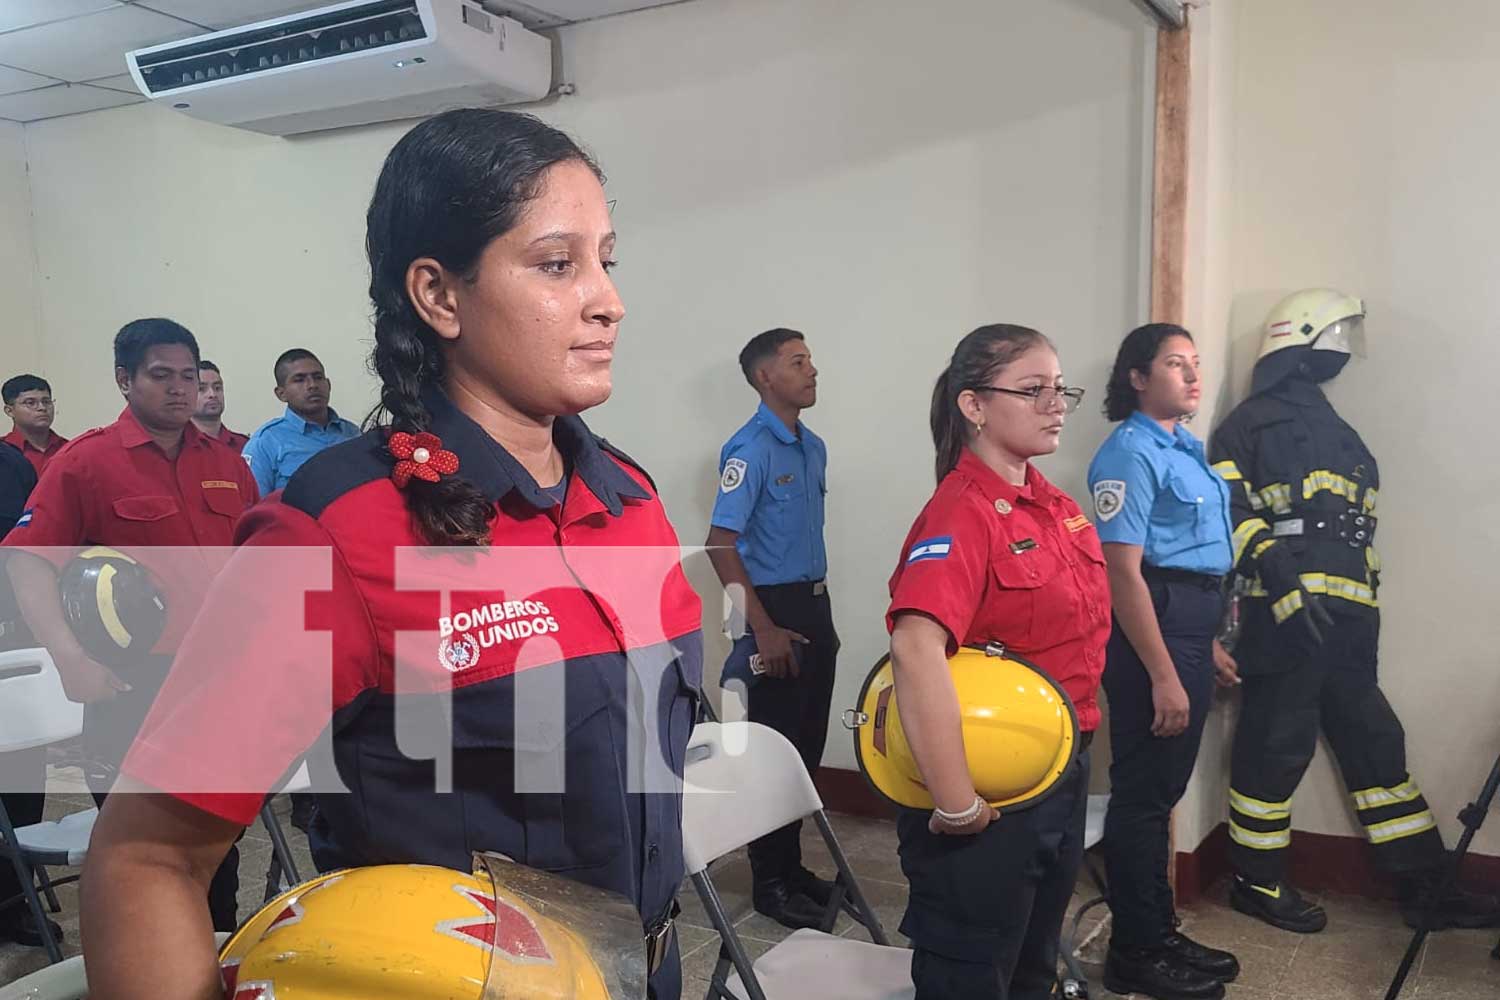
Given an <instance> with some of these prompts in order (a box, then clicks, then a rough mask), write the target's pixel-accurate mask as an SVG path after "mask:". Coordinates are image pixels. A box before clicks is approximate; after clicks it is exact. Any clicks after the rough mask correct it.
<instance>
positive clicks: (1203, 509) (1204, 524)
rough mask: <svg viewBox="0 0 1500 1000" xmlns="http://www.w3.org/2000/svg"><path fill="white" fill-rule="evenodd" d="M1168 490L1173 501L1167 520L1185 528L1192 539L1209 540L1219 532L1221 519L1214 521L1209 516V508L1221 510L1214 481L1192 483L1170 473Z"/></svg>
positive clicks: (1177, 527) (1221, 523)
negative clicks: (1198, 483)
mask: <svg viewBox="0 0 1500 1000" xmlns="http://www.w3.org/2000/svg"><path fill="white" fill-rule="evenodd" d="M1167 494H1168V497H1169V502H1170V503H1171V505H1172V509H1171V510H1170V511H1169V512H1168V517H1169V518H1170V520H1169V522H1168V523H1169V524H1171V525H1172V526H1173V527H1174V528H1176V529H1178V530H1181V529H1182V528H1184V527H1185V528H1187V537H1189V538H1191V540H1192V541H1193V542H1194V543H1196V544H1199V545H1202V544H1205V543H1207V542H1212V541H1214V540H1215V539H1216V537H1218V536H1219V535H1220V534H1222V532H1223V521H1222V520H1221V521H1218V522H1217V523H1216V522H1215V520H1214V518H1213V517H1212V516H1211V512H1215V511H1219V510H1220V499H1219V490H1218V487H1217V486H1216V485H1215V484H1213V483H1208V482H1205V483H1203V484H1201V485H1200V486H1193V485H1192V484H1190V483H1187V482H1184V481H1183V480H1182V479H1181V478H1180V477H1178V476H1173V477H1172V478H1171V479H1169V480H1168V481H1167ZM1221 516H1222V514H1221Z"/></svg>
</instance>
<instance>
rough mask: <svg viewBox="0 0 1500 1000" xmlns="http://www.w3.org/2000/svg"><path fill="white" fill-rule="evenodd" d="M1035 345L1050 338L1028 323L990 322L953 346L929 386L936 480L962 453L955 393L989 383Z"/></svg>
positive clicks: (963, 436)
mask: <svg viewBox="0 0 1500 1000" xmlns="http://www.w3.org/2000/svg"><path fill="white" fill-rule="evenodd" d="M1038 344H1045V345H1047V346H1048V347H1051V346H1052V341H1050V340H1048V339H1047V337H1046V336H1045V335H1044V334H1042V333H1040V332H1039V331H1037V330H1033V329H1032V328H1031V327H1029V326H1016V325H1014V324H1012V323H991V324H990V325H989V326H981V327H980V328H979V329H977V330H975V331H973V332H972V333H970V334H969V335H968V336H966V337H964V339H963V340H960V341H959V342H958V346H957V347H955V348H954V349H953V358H952V360H950V361H949V362H948V367H947V368H944V369H943V374H941V375H939V376H938V380H937V385H935V386H933V389H932V412H931V416H930V422H931V425H932V444H933V447H935V448H936V449H937V478H938V482H942V481H943V477H944V476H946V475H947V474H948V473H950V472H952V471H953V469H954V467H955V466H957V465H958V460H959V457H960V456H961V455H963V450H964V443H965V442H966V441H967V440H968V433H969V422H968V421H967V420H965V419H964V415H963V414H962V413H961V412H959V409H958V394H959V393H961V392H963V391H964V390H965V389H973V388H975V387H977V386H982V385H989V383H990V380H991V379H993V378H994V377H995V376H996V375H998V374H999V373H1000V370H1001V369H1002V368H1004V367H1005V366H1006V365H1008V364H1010V363H1011V362H1012V361H1014V360H1016V359H1017V358H1019V357H1020V356H1021V355H1023V354H1025V353H1026V352H1027V351H1029V350H1031V349H1032V348H1033V347H1035V346H1037V345H1038Z"/></svg>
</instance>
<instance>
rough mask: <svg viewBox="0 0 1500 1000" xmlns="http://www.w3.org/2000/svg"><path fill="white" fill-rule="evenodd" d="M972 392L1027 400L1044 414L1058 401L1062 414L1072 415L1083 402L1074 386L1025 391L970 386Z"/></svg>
mask: <svg viewBox="0 0 1500 1000" xmlns="http://www.w3.org/2000/svg"><path fill="white" fill-rule="evenodd" d="M969 388H971V389H972V390H973V391H974V392H1003V393H1005V394H1006V395H1007V396H1021V397H1023V398H1025V399H1029V400H1031V401H1032V403H1033V404H1034V405H1035V407H1036V411H1037V412H1038V413H1046V412H1047V411H1048V410H1050V409H1052V408H1053V407H1054V406H1055V405H1056V404H1057V401H1058V400H1061V401H1062V409H1063V412H1064V413H1072V412H1073V411H1074V410H1076V409H1078V404H1079V403H1082V402H1083V390H1082V389H1079V388H1077V387H1076V386H1055V385H1033V386H1030V387H1029V388H1026V389H1004V388H1001V387H1000V386H998V385H975V386H970V387H969Z"/></svg>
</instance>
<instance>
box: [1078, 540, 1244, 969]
mask: <svg viewBox="0 0 1500 1000" xmlns="http://www.w3.org/2000/svg"><path fill="white" fill-rule="evenodd" d="M1142 569H1143V572H1144V574H1145V576H1146V585H1147V587H1148V588H1149V589H1150V591H1151V603H1152V606H1153V607H1154V608H1155V609H1156V621H1157V624H1158V625H1159V626H1160V627H1161V636H1162V640H1163V641H1164V642H1165V643H1166V645H1167V652H1168V653H1170V654H1171V656H1172V665H1173V666H1175V667H1176V668H1177V677H1178V679H1179V680H1181V681H1182V687H1183V690H1184V691H1186V692H1187V696H1188V725H1187V728H1186V729H1185V730H1183V731H1182V732H1181V733H1178V734H1177V735H1176V736H1167V737H1158V736H1153V735H1151V723H1152V720H1153V719H1154V718H1155V716H1156V709H1155V707H1154V705H1153V703H1152V700H1151V676H1150V675H1149V674H1147V673H1146V666H1145V664H1144V663H1142V662H1141V658H1140V657H1139V656H1137V655H1136V651H1135V647H1134V646H1132V645H1131V644H1130V640H1129V639H1127V638H1126V637H1125V633H1124V631H1122V630H1121V628H1120V623H1119V621H1118V620H1117V621H1116V622H1115V625H1114V629H1113V631H1111V632H1110V636H1109V646H1108V650H1107V652H1106V654H1105V661H1104V692H1105V695H1106V696H1107V697H1108V698H1109V745H1110V751H1111V754H1112V757H1113V759H1112V761H1111V763H1110V767H1109V781H1110V789H1109V811H1108V812H1107V813H1106V815H1105V820H1104V843H1103V850H1104V863H1105V870H1106V873H1107V879H1108V888H1109V907H1110V910H1111V911H1113V913H1114V923H1113V931H1112V936H1111V943H1112V944H1113V946H1115V947H1121V948H1131V949H1134V948H1156V947H1158V946H1160V945H1161V943H1162V939H1163V938H1164V937H1166V936H1167V935H1168V934H1170V933H1172V930H1173V918H1174V916H1175V913H1174V910H1173V906H1172V888H1171V885H1170V884H1169V883H1168V881H1167V865H1168V863H1169V860H1170V859H1169V858H1168V856H1167V852H1168V838H1167V831H1168V823H1169V820H1170V817H1171V813H1172V807H1173V806H1175V805H1176V804H1177V801H1178V799H1181V798H1182V793H1183V792H1184V791H1185V790H1186V789H1187V783H1188V778H1189V777H1191V776H1192V773H1193V764H1194V763H1195V762H1196V761H1197V759H1198V744H1199V742H1200V741H1201V739H1202V738H1203V721H1204V719H1205V718H1207V717H1208V709H1209V705H1210V704H1212V702H1213V691H1214V661H1213V640H1214V635H1215V634H1216V632H1217V631H1218V627H1219V623H1220V621H1221V620H1222V618H1223V612H1224V599H1223V596H1222V594H1221V592H1220V590H1219V586H1218V581H1217V580H1216V579H1215V578H1213V577H1208V576H1198V575H1197V574H1174V575H1173V576H1172V578H1171V579H1163V578H1162V577H1161V576H1160V575H1158V574H1157V573H1154V572H1153V571H1152V569H1151V568H1150V567H1142Z"/></svg>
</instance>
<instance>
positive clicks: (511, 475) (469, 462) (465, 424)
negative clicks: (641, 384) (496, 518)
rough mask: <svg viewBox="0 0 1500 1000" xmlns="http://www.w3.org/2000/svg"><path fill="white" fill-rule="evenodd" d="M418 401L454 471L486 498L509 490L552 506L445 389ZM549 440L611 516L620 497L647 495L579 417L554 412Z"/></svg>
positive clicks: (529, 500) (539, 504)
mask: <svg viewBox="0 0 1500 1000" xmlns="http://www.w3.org/2000/svg"><path fill="white" fill-rule="evenodd" d="M422 403H423V405H424V406H426V407H427V412H428V413H430V414H432V426H431V430H432V433H434V434H436V435H437V436H438V437H439V438H441V439H442V442H443V447H444V448H446V449H447V450H449V451H451V452H453V453H454V454H455V455H457V456H458V474H459V475H461V476H463V477H464V478H465V479H467V480H468V481H469V482H471V483H473V484H474V485H475V486H476V487H478V488H479V491H480V492H481V493H483V494H484V495H485V497H487V498H488V499H489V500H490V501H491V502H492V503H493V502H495V501H497V500H499V499H500V498H501V497H503V496H505V495H506V494H507V493H509V492H511V491H512V490H515V491H516V492H517V493H519V494H520V495H521V496H522V497H523V498H524V499H525V500H526V502H527V503H529V504H531V505H532V506H533V507H536V508H537V509H538V510H546V509H548V508H550V507H552V506H553V505H554V501H553V499H552V497H551V496H549V495H548V493H547V491H546V490H544V489H542V488H541V486H539V485H537V481H536V480H535V479H533V478H532V476H531V473H529V472H527V471H526V469H525V467H524V466H522V465H521V463H520V462H518V461H516V459H515V456H513V455H511V453H510V452H508V451H506V450H505V449H504V448H503V447H501V445H500V443H499V442H498V441H496V440H495V439H494V438H492V437H490V436H489V435H488V434H487V433H485V431H484V428H482V427H480V426H479V425H478V424H476V423H475V422H474V421H472V420H470V419H469V418H468V417H467V416H465V415H464V413H463V411H462V410H460V409H459V408H458V407H457V406H454V405H453V401H452V400H450V399H449V398H448V395H447V393H445V392H443V391H442V390H441V389H437V388H433V387H428V388H426V389H424V390H423V391H422ZM552 440H553V441H555V442H556V443H557V448H558V450H559V451H561V452H562V454H563V458H564V459H565V460H566V462H567V464H568V465H569V466H570V467H571V468H572V470H573V475H574V476H576V477H577V478H579V479H581V480H582V481H583V483H584V485H585V486H587V487H588V488H589V492H590V493H592V494H594V496H595V497H597V498H598V499H599V502H600V503H602V504H604V506H605V509H607V510H608V511H609V512H610V514H611V515H613V516H615V517H619V516H620V514H621V512H622V511H624V509H625V505H624V503H623V501H622V498H625V497H629V498H631V499H635V500H649V499H650V498H651V494H650V493H649V492H647V491H646V490H645V489H644V488H642V487H641V485H640V484H639V483H637V482H636V481H635V480H634V479H632V478H630V476H629V475H628V474H627V473H626V472H625V470H624V469H622V468H620V467H619V466H618V465H617V464H615V461H614V460H613V459H611V458H610V457H609V456H608V455H606V454H605V453H604V450H603V449H602V448H600V447H599V443H598V442H597V441H596V440H595V439H594V435H593V434H592V433H591V432H590V431H589V429H588V427H587V425H585V424H584V422H583V418H582V417H578V416H563V417H558V418H557V420H556V422H555V423H554V424H553V427H552Z"/></svg>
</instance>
